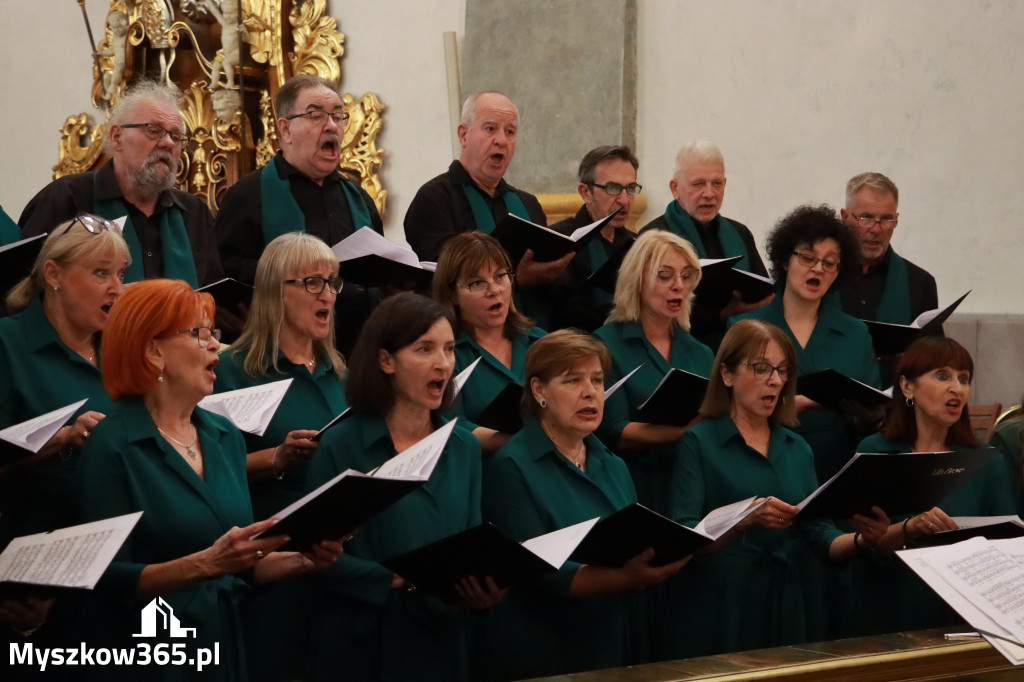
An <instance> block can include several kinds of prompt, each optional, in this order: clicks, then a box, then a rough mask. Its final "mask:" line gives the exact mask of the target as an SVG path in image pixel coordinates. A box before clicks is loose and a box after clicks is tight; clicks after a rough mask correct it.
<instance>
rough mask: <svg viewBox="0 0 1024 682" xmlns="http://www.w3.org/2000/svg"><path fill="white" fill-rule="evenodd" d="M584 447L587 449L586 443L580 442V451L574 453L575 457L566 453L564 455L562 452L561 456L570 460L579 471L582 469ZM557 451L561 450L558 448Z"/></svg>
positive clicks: (584, 453)
mask: <svg viewBox="0 0 1024 682" xmlns="http://www.w3.org/2000/svg"><path fill="white" fill-rule="evenodd" d="M586 449H587V444H586V443H580V451H579V452H577V453H576V456H575V457H569V456H568V455H566V454H564V453H563V455H562V456H563V457H565V458H566V459H567V460H569V461H570V462H572V463H573V465H574V466H575V467H576V468H577V469H579V470H580V471H583V458H584V456H585V455H586ZM559 452H561V450H559Z"/></svg>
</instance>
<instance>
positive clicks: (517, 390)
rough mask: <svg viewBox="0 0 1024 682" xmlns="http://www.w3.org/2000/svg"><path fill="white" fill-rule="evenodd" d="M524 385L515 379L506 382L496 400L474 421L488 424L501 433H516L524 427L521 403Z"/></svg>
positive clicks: (488, 426) (483, 424) (481, 424)
mask: <svg viewBox="0 0 1024 682" xmlns="http://www.w3.org/2000/svg"><path fill="white" fill-rule="evenodd" d="M522 399H523V387H522V386H520V385H519V384H517V383H515V382H514V381H510V382H509V383H507V384H505V388H503V389H501V391H500V392H499V393H498V395H496V396H494V400H492V401H491V402H490V403H488V404H487V407H485V408H484V409H483V410H481V411H480V414H478V415H477V417H476V419H474V420H473V423H475V424H477V425H478V426H486V427H487V428H489V429H494V430H495V431H500V432H501V433H516V432H517V431H519V429H521V428H523V413H522V409H521V407H520V404H521V402H520V401H522Z"/></svg>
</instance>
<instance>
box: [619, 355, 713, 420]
mask: <svg viewBox="0 0 1024 682" xmlns="http://www.w3.org/2000/svg"><path fill="white" fill-rule="evenodd" d="M707 388H708V380H707V379H705V378H704V377H702V376H698V375H696V374H691V373H690V372H686V371H683V370H681V369H677V368H675V367H673V368H672V369H670V370H669V371H668V373H667V374H666V375H665V376H664V377H662V379H661V382H660V383H659V384H658V387H657V388H655V389H654V392H653V393H651V395H650V396H649V397H648V398H647V400H645V401H644V402H643V403H642V404H641V405H640V407H639V408H637V411H636V413H635V414H634V415H633V421H637V422H643V423H645V424H666V425H668V426H686V425H687V424H689V423H690V422H691V421H692V420H693V418H694V417H696V416H697V412H698V410H700V406H701V403H703V402H704V392H705V391H707Z"/></svg>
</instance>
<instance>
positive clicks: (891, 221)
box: [850, 213, 899, 230]
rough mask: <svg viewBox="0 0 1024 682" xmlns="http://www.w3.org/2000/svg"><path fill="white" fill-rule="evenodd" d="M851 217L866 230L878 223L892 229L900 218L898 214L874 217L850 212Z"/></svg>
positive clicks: (883, 227) (886, 228) (884, 227)
mask: <svg viewBox="0 0 1024 682" xmlns="http://www.w3.org/2000/svg"><path fill="white" fill-rule="evenodd" d="M850 217H851V218H853V219H854V220H856V221H857V224H858V225H860V226H861V227H863V228H864V229H865V230H869V229H871V228H872V227H874V226H875V223H878V224H879V225H880V226H881V227H882V229H883V230H891V229H892V228H894V227H896V222H897V221H898V220H899V217H898V216H882V217H881V218H872V217H871V216H869V215H854V214H853V213H850Z"/></svg>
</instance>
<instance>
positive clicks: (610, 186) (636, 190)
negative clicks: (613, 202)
mask: <svg viewBox="0 0 1024 682" xmlns="http://www.w3.org/2000/svg"><path fill="white" fill-rule="evenodd" d="M589 184H590V186H591V187H600V188H601V189H603V190H604V191H605V192H607V193H608V194H610V195H612V196H613V197H617V196H619V195H620V194H622V190H626V194H628V195H629V196H631V197H635V196H636V195H637V194H640V190H641V189H643V185H640V184H637V183H635V182H631V183H629V184H628V185H620V184H619V183H617V182H606V183H605V184H603V185H599V184H597V183H596V182H591V183H589Z"/></svg>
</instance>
